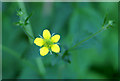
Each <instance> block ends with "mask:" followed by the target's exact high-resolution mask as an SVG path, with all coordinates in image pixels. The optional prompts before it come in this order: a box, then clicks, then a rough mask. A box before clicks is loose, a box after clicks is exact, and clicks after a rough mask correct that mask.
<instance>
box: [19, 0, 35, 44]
mask: <svg viewBox="0 0 120 81" xmlns="http://www.w3.org/2000/svg"><path fill="white" fill-rule="evenodd" d="M18 6H19V8H21V9H22V11H23V13H24V15H23V17H22V18H23V19H26V17H28V15H27V11H26V8H25V5H24V3H23V2H18ZM22 28H23V30H24V31H25V33H26V34H27V35H28V37H29V41H30V43H31V44H32V43H33V40H34V35H33V32H32V27H31V24H30V23H29V24H27V25H26V26H23V27H22Z"/></svg>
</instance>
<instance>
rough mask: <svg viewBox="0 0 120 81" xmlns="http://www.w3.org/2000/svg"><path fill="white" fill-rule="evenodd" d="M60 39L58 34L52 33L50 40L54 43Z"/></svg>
mask: <svg viewBox="0 0 120 81" xmlns="http://www.w3.org/2000/svg"><path fill="white" fill-rule="evenodd" d="M59 40H60V35H54V36H53V37H51V41H52V42H54V43H56V42H58V41H59Z"/></svg>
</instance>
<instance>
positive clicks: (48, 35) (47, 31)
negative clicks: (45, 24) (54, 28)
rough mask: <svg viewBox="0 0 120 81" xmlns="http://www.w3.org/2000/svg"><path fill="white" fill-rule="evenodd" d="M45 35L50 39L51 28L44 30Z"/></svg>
mask: <svg viewBox="0 0 120 81" xmlns="http://www.w3.org/2000/svg"><path fill="white" fill-rule="evenodd" d="M43 37H44V38H45V39H50V37H51V34H50V32H49V30H47V29H46V30H44V31H43Z"/></svg>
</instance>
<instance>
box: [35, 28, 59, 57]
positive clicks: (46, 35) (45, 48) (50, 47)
mask: <svg viewBox="0 0 120 81" xmlns="http://www.w3.org/2000/svg"><path fill="white" fill-rule="evenodd" d="M59 39H60V35H54V36H51V34H50V32H49V30H47V29H45V30H44V31H43V38H42V37H40V38H36V39H35V40H34V43H35V44H36V45H37V46H40V47H41V49H40V54H41V56H45V55H47V54H48V52H49V51H53V52H55V53H59V52H60V47H59V45H58V44H57V42H58V41H59Z"/></svg>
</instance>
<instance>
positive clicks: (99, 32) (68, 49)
mask: <svg viewBox="0 0 120 81" xmlns="http://www.w3.org/2000/svg"><path fill="white" fill-rule="evenodd" d="M103 30H105V29H104V28H103V27H102V28H101V29H100V30H99V31H97V32H95V33H94V34H92V35H90V36H89V37H87V38H85V39H83V40H82V41H80V42H78V43H77V44H75V45H74V46H73V47H71V48H69V49H68V50H72V49H74V48H76V47H77V46H79V45H80V44H81V43H83V42H85V41H87V40H89V39H91V38H92V37H94V36H96V35H97V34H98V33H100V32H102V31H103Z"/></svg>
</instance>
